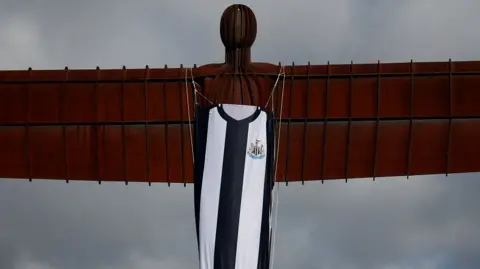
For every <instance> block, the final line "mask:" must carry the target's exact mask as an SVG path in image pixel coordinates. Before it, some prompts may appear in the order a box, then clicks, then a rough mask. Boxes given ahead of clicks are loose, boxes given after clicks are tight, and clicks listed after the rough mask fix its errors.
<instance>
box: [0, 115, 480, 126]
mask: <svg viewBox="0 0 480 269" xmlns="http://www.w3.org/2000/svg"><path fill="white" fill-rule="evenodd" d="M450 119H452V120H472V119H480V116H452V117H427V116H426V117H379V118H375V117H369V118H353V117H352V118H317V119H315V118H308V119H298V118H282V120H281V121H280V122H281V123H304V122H306V123H317V122H348V121H351V122H366V121H377V120H379V121H384V122H386V121H403V120H408V121H409V120H450ZM278 121H279V120H278V119H277V122H278ZM189 123H190V124H194V123H195V120H192V121H190V122H189V121H98V122H94V121H92V122H64V123H61V122H59V123H55V122H32V123H8V124H0V127H26V126H29V127H55V126H60V127H61V126H88V125H97V126H117V125H118V126H122V125H124V126H132V125H140V126H143V125H167V124H168V125H174V124H178V125H180V124H189Z"/></svg>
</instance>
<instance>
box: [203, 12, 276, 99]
mask: <svg viewBox="0 0 480 269" xmlns="http://www.w3.org/2000/svg"><path fill="white" fill-rule="evenodd" d="M256 36H257V20H256V18H255V14H254V13H253V11H252V10H251V9H250V8H249V7H247V6H245V5H231V6H229V7H228V8H227V9H226V10H225V11H224V12H223V15H222V18H221V20H220V37H221V39H222V42H223V44H224V46H225V63H224V64H222V65H218V64H212V65H206V66H204V68H215V69H216V71H214V74H215V76H214V77H213V78H207V79H206V81H205V83H206V84H207V88H206V89H205V96H206V98H207V99H208V100H210V101H211V102H213V103H215V104H218V103H227V104H246V105H257V106H264V105H265V104H266V102H267V99H268V96H269V95H270V92H271V90H272V89H271V85H270V83H271V79H270V78H269V77H265V76H261V75H259V74H262V73H268V68H274V67H275V65H272V64H267V63H252V61H251V47H252V45H253V43H254V42H255V38H256ZM201 104H204V105H209V102H208V101H206V100H202V102H201Z"/></svg>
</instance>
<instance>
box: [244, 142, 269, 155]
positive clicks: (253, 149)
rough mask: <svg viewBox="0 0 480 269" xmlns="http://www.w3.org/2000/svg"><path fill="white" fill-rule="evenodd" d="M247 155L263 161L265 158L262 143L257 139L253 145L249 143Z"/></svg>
mask: <svg viewBox="0 0 480 269" xmlns="http://www.w3.org/2000/svg"><path fill="white" fill-rule="evenodd" d="M247 154H248V156H250V157H251V158H253V159H263V158H264V157H265V147H264V146H263V143H262V142H261V141H260V140H258V139H256V140H255V143H250V147H249V148H248V152H247Z"/></svg>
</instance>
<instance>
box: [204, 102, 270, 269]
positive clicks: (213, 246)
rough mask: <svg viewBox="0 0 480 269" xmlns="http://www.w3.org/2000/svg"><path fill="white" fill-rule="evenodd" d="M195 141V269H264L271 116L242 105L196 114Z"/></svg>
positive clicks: (267, 244) (266, 262)
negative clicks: (196, 242) (196, 252)
mask: <svg viewBox="0 0 480 269" xmlns="http://www.w3.org/2000/svg"><path fill="white" fill-rule="evenodd" d="M195 136H196V140H195V219H196V228H197V240H198V247H199V258H200V269H254V268H256V269H267V268H268V267H269V259H270V257H269V256H270V234H271V233H270V230H271V223H270V216H271V199H272V187H273V159H274V121H273V114H272V113H270V112H267V111H264V110H262V109H260V108H258V107H254V106H244V105H217V106H213V107H210V108H197V109H196V126H195Z"/></svg>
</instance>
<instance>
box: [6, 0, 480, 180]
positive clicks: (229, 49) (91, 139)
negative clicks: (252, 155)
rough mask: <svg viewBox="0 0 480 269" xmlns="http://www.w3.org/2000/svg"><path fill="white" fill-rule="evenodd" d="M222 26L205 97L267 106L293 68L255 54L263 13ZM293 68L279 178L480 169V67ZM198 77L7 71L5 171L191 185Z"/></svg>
mask: <svg viewBox="0 0 480 269" xmlns="http://www.w3.org/2000/svg"><path fill="white" fill-rule="evenodd" d="M237 25H239V26H237ZM220 28H221V36H222V41H223V42H224V44H225V48H226V49H225V50H226V51H225V52H226V53H225V54H226V56H225V63H223V64H210V65H204V66H201V67H198V68H196V67H195V68H193V74H194V79H195V81H197V82H198V83H199V84H198V85H197V88H198V90H200V91H201V92H202V93H203V94H204V95H205V96H206V97H207V98H208V99H209V100H210V101H212V102H214V103H219V102H222V103H235V104H253V105H264V104H265V103H266V101H267V99H268V97H269V95H270V94H271V90H272V87H273V85H274V81H275V79H277V76H278V73H279V70H280V69H279V66H276V65H272V64H265V63H252V62H251V60H250V47H251V45H252V44H253V42H254V40H255V36H256V21H255V17H254V16H253V12H252V11H251V10H250V9H249V8H247V7H245V6H242V5H233V6H231V7H229V8H228V9H227V10H226V11H225V12H224V14H223V16H222V21H221V27H220ZM284 70H285V73H286V74H285V76H286V81H285V88H284V103H283V113H282V115H280V109H279V107H280V106H279V103H280V95H281V88H277V90H276V92H275V95H274V96H273V99H272V100H275V102H271V104H272V105H271V106H270V109H272V110H274V112H275V114H276V116H277V118H280V116H281V118H282V122H281V125H282V127H281V136H280V137H281V141H280V148H279V162H278V169H279V170H278V174H277V181H286V182H288V181H302V182H303V181H309V180H322V181H323V180H328V179H352V178H361V177H373V178H376V177H385V176H411V175H423V174H450V173H465V172H480V162H479V161H478V160H479V159H480V139H478V138H479V137H480V105H479V103H480V91H479V90H478V89H480V62H473V61H472V62H452V61H448V62H436V63H415V62H413V61H412V62H406V63H380V62H379V63H376V64H353V63H352V64H347V65H332V64H327V65H310V64H308V65H296V64H294V63H293V64H292V65H290V66H286V67H285V69H284ZM187 71H188V69H186V68H183V67H182V68H167V67H166V66H165V68H150V67H146V68H144V69H128V68H123V69H118V70H100V69H99V68H97V69H92V70H72V69H65V70H31V69H29V70H25V71H0V149H1V150H0V177H3V178H30V179H31V178H48V179H63V180H69V181H71V180H94V181H99V182H102V181H125V182H126V183H127V182H131V181H134V182H149V183H151V182H166V183H168V184H170V183H184V184H186V183H191V182H192V181H193V165H192V151H191V144H190V137H189V135H190V132H189V131H190V129H189V126H191V125H189V124H192V122H191V119H190V120H189V118H188V109H190V112H192V111H193V108H194V102H193V100H194V98H193V89H192V83H191V81H187V82H186V81H185V72H187ZM279 84H280V85H281V84H282V83H279ZM186 91H188V92H191V93H192V94H189V95H188V96H187V94H186ZM187 97H188V98H187ZM197 100H198V101H200V102H201V104H203V105H206V104H208V102H207V101H206V100H203V99H202V97H201V96H197ZM273 103H275V105H273Z"/></svg>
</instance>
